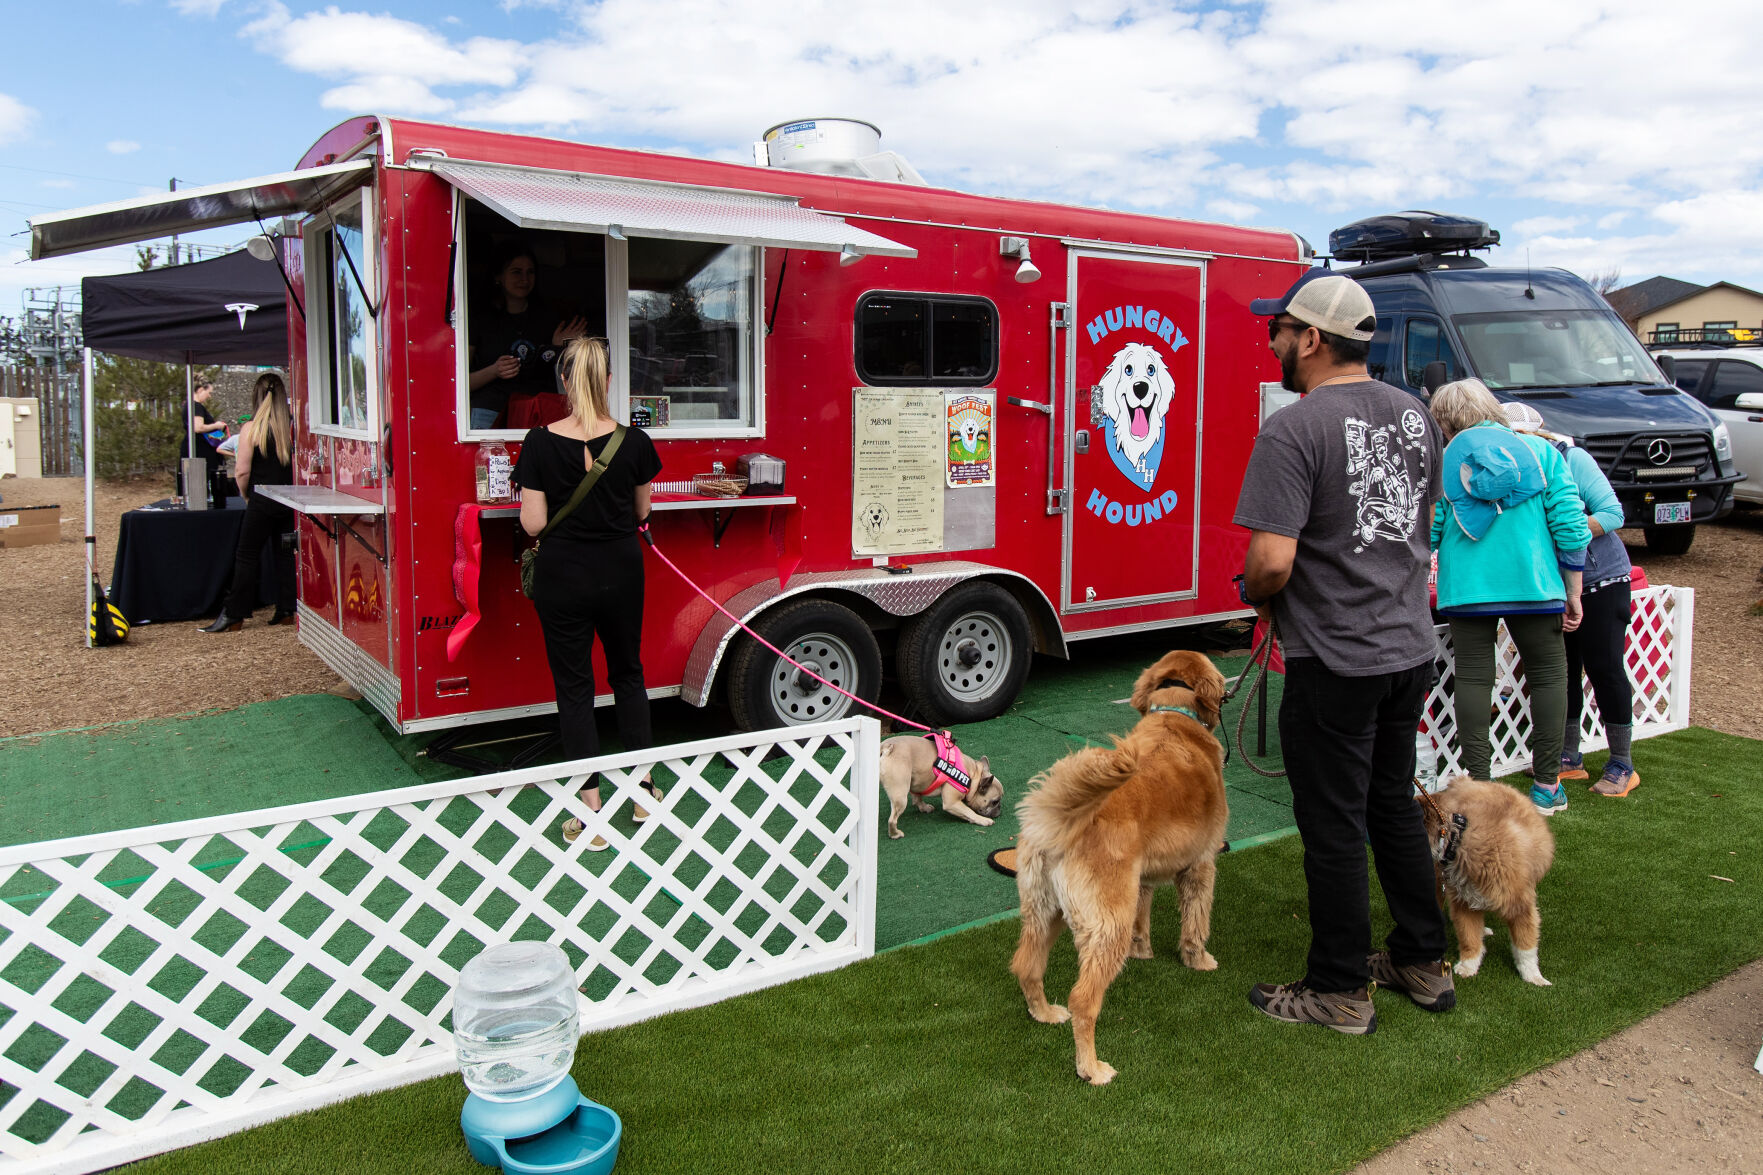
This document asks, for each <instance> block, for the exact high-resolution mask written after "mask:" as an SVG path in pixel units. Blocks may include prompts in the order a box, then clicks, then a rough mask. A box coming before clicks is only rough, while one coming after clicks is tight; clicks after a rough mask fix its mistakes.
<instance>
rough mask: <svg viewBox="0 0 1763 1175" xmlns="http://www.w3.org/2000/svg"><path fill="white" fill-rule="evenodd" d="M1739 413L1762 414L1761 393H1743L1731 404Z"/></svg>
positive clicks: (1762, 400)
mask: <svg viewBox="0 0 1763 1175" xmlns="http://www.w3.org/2000/svg"><path fill="white" fill-rule="evenodd" d="M1732 406H1733V407H1734V408H1737V409H1738V410H1739V411H1740V412H1763V392H1745V393H1743V394H1742V395H1740V396H1739V398H1738V399H1736V400H1734V401H1733V402H1732Z"/></svg>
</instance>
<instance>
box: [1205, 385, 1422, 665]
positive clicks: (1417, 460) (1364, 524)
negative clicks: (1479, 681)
mask: <svg viewBox="0 0 1763 1175" xmlns="http://www.w3.org/2000/svg"><path fill="white" fill-rule="evenodd" d="M1442 447H1443V445H1442V443H1441V441H1440V437H1439V430H1438V426H1437V425H1436V424H1434V423H1433V420H1432V416H1431V415H1430V414H1429V413H1428V412H1427V411H1426V407H1425V405H1423V404H1421V402H1420V401H1419V400H1417V399H1415V398H1414V397H1413V396H1410V395H1409V394H1408V393H1406V392H1404V391H1401V390H1399V389H1397V388H1393V387H1391V386H1390V385H1388V384H1386V383H1379V382H1378V381H1376V380H1369V379H1368V380H1364V381H1362V382H1358V383H1342V384H1330V385H1328V386H1327V387H1324V388H1319V389H1318V390H1317V391H1315V392H1312V393H1311V394H1310V395H1307V396H1305V397H1304V398H1303V399H1301V400H1299V401H1298V402H1297V403H1296V404H1292V405H1290V406H1288V407H1286V408H1283V409H1281V410H1280V411H1279V412H1277V413H1275V414H1274V416H1273V417H1272V418H1271V419H1270V420H1268V422H1267V424H1266V427H1264V428H1263V429H1262V430H1261V435H1260V437H1259V438H1258V439H1257V440H1256V442H1255V451H1254V453H1253V454H1251V455H1250V457H1249V469H1248V473H1247V475H1246V476H1245V477H1244V479H1243V492H1242V495H1241V497H1239V498H1238V499H1237V513H1236V523H1237V525H1238V526H1246V527H1248V528H1249V529H1251V530H1265V531H1270V532H1272V533H1274V534H1279V535H1285V536H1286V537H1288V538H1295V539H1297V540H1298V553H1297V557H1296V559H1295V560H1294V561H1293V564H1292V578H1291V580H1290V582H1288V583H1287V584H1286V587H1285V590H1284V591H1282V592H1280V593H1279V595H1278V596H1276V597H1275V598H1274V615H1275V618H1276V619H1277V620H1278V621H1279V631H1280V638H1281V640H1282V641H1283V642H1284V645H1285V651H1286V655H1287V656H1289V657H1318V658H1320V659H1321V660H1322V663H1323V664H1324V665H1326V666H1328V668H1329V669H1330V670H1332V671H1333V672H1335V673H1338V674H1340V675H1342V676H1343V677H1364V676H1369V675H1371V674H1374V673H1394V672H1396V671H1398V670H1402V669H1409V668H1412V667H1413V666H1415V665H1420V664H1423V663H1424V662H1427V661H1430V660H1432V658H1433V653H1434V642H1433V636H1432V612H1431V610H1430V608H1429V607H1428V605H1427V591H1426V573H1427V568H1428V566H1429V565H1430V555H1429V552H1428V548H1427V532H1428V528H1429V525H1430V523H1431V522H1432V504H1433V502H1434V501H1436V500H1437V499H1438V497H1439V494H1440V481H1439V452H1440V450H1441V449H1442Z"/></svg>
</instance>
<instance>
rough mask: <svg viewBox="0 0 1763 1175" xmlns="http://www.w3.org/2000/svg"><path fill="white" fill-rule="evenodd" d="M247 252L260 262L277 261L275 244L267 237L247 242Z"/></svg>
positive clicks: (258, 237)
mask: <svg viewBox="0 0 1763 1175" xmlns="http://www.w3.org/2000/svg"><path fill="white" fill-rule="evenodd" d="M245 252H247V253H249V254H251V256H253V257H255V258H257V260H259V261H274V260H275V259H276V256H275V242H274V241H272V240H270V239H269V237H268V236H267V235H259V236H255V237H252V238H251V239H250V240H248V241H246V242H245Z"/></svg>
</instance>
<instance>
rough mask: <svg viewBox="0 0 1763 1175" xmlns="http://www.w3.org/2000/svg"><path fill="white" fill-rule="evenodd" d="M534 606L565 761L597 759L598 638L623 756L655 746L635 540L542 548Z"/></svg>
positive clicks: (640, 565) (544, 545)
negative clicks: (542, 636)
mask: <svg viewBox="0 0 1763 1175" xmlns="http://www.w3.org/2000/svg"><path fill="white" fill-rule="evenodd" d="M533 607H534V608H535V609H536V610H537V611H538V613H539V624H540V627H541V628H543V629H544V633H545V657H546V659H547V660H548V661H549V662H550V663H551V680H552V681H553V682H554V683H555V684H556V687H557V723H558V727H559V729H560V730H561V732H562V735H563V754H564V757H565V758H567V759H588V758H592V757H593V756H595V755H598V754H599V753H600V732H599V730H598V729H597V728H596V727H595V725H594V638H595V636H598V637H599V638H600V649H601V651H602V652H604V653H605V655H606V675H607V677H609V678H610V679H611V680H610V681H609V682H608V684H609V685H611V686H612V699H613V713H614V714H615V715H616V716H617V718H618V737H619V738H620V739H621V740H623V742H624V749H625V750H627V751H636V750H641V749H643V748H644V747H648V746H651V745H653V743H654V738H653V736H652V735H651V733H650V729H649V694H648V691H647V690H646V689H645V688H644V685H643V658H642V638H643V550H642V547H641V546H640V545H639V544H638V542H637V539H636V537H635V536H634V535H633V536H631V537H630V538H629V539H628V540H623V539H621V540H618V541H616V542H608V543H595V544H592V545H591V546H585V545H584V546H582V547H575V546H574V545H571V544H564V543H557V542H555V541H553V542H550V543H542V544H540V547H539V566H538V568H537V570H536V574H535V578H534V587H533ZM597 783H598V779H596V780H594V781H592V783H591V784H590V786H593V785H596V784H597Z"/></svg>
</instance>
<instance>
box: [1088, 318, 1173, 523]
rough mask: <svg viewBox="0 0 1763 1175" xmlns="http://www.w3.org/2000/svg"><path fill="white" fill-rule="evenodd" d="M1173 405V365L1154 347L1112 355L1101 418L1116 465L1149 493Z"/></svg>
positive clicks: (1137, 345)
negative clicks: (1170, 372)
mask: <svg viewBox="0 0 1763 1175" xmlns="http://www.w3.org/2000/svg"><path fill="white" fill-rule="evenodd" d="M1174 399H1175V381H1174V380H1173V379H1171V378H1170V377H1169V365H1168V364H1167V363H1165V362H1164V360H1163V356H1162V355H1161V354H1159V353H1158V351H1157V349H1156V348H1155V347H1151V346H1147V345H1146V344H1144V343H1128V344H1127V345H1126V346H1124V347H1122V348H1121V349H1120V350H1118V351H1116V352H1115V353H1114V359H1113V361H1112V362H1111V363H1109V364H1108V371H1107V373H1106V374H1105V375H1103V376H1102V413H1103V415H1104V416H1106V417H1107V418H1108V423H1109V429H1108V436H1109V441H1110V444H1111V448H1112V449H1113V453H1112V456H1113V457H1114V464H1115V465H1116V466H1118V467H1119V469H1120V471H1121V472H1122V473H1124V474H1126V475H1127V477H1129V478H1131V479H1132V480H1133V481H1135V482H1138V483H1139V484H1140V485H1142V486H1144V487H1145V488H1146V489H1150V488H1151V483H1152V482H1154V481H1156V480H1157V465H1158V463H1159V461H1160V459H1161V457H1162V449H1163V418H1164V416H1166V415H1167V414H1168V412H1169V405H1170V403H1171V401H1173V400H1174Z"/></svg>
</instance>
